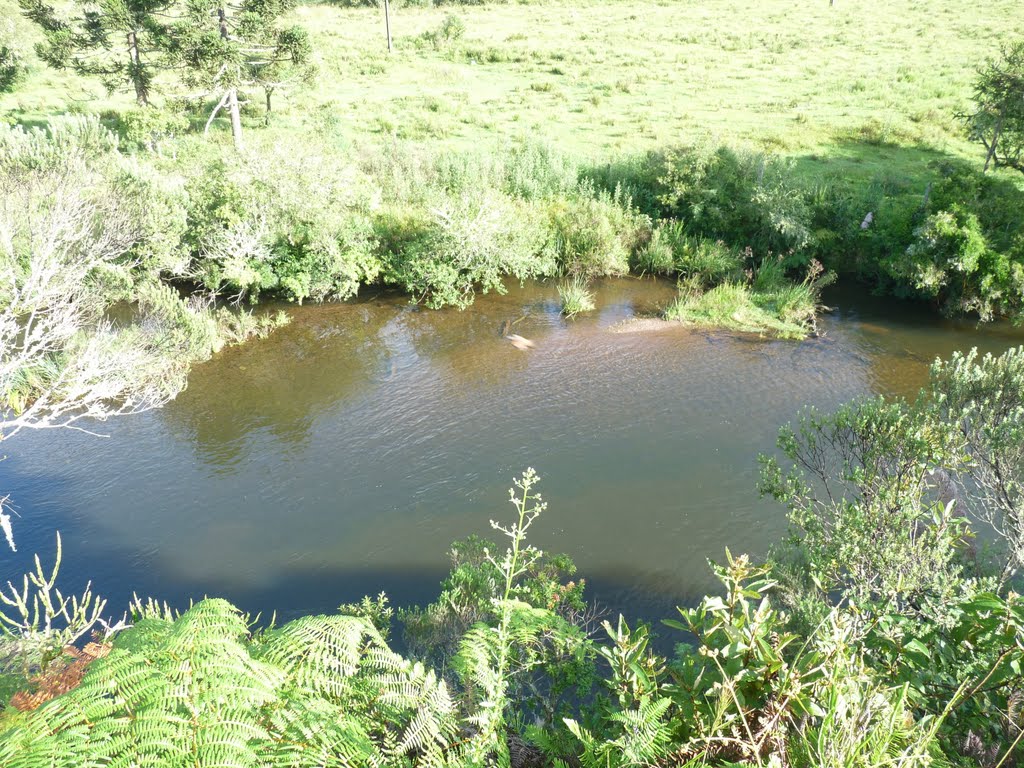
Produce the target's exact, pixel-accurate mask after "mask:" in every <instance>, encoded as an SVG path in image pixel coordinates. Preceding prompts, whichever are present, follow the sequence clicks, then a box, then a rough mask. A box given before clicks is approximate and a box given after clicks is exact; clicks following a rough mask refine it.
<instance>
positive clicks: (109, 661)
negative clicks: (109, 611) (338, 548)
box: [0, 600, 456, 768]
mask: <svg viewBox="0 0 1024 768" xmlns="http://www.w3.org/2000/svg"><path fill="white" fill-rule="evenodd" d="M146 614H147V615H148V616H149V618H143V619H142V620H141V621H139V623H138V624H137V625H136V626H135V627H133V628H132V629H130V630H128V631H126V632H124V633H122V634H121V636H119V637H118V638H117V640H116V641H115V647H114V649H113V650H112V651H111V653H110V654H109V655H108V656H107V657H106V658H103V659H99V660H97V661H95V662H94V663H93V664H92V665H91V666H90V668H89V671H88V672H87V673H86V675H85V678H84V679H83V680H82V683H81V684H80V685H79V686H78V687H77V688H75V689H74V690H72V691H71V692H69V693H67V694H65V695H63V696H60V697H58V698H56V699H54V700H52V701H50V702H48V703H46V704H44V705H43V706H42V707H40V708H39V709H38V710H36V711H34V712H26V713H20V714H17V715H14V716H12V717H10V719H8V720H7V721H6V722H5V724H4V727H5V730H4V732H2V733H0V765H3V766H5V768H7V766H10V768H37V767H41V766H47V767H48V768H64V767H66V768H84V767H86V766H104V767H106V766H111V767H113V766H124V768H149V767H151V766H152V767H153V768H164V767H166V768H178V767H179V766H186V765H187V766H189V767H190V768H214V767H217V768H259V767H261V766H275V768H277V767H278V766H281V767H287V768H307V767H308V768H314V766H315V767H317V768H319V767H322V766H336V767H337V768H356V767H357V766H358V767H360V768H362V767H363V766H389V765H408V764H410V762H409V761H414V762H416V763H418V764H421V765H438V764H440V763H442V762H443V761H444V755H445V752H446V750H447V748H448V746H449V745H450V744H451V742H452V741H453V740H454V738H455V733H456V720H455V716H454V705H453V703H452V700H451V697H450V696H449V694H448V690H447V687H446V686H445V684H444V683H443V682H441V681H439V680H438V679H437V678H436V676H435V675H434V673H433V672H429V671H427V670H425V669H424V668H423V667H422V666H421V665H414V664H412V663H410V662H408V661H406V660H405V659H403V658H402V657H401V656H399V655H397V654H395V653H394V652H392V651H391V650H390V649H389V648H388V647H387V644H386V643H385V642H384V640H383V638H382V637H381V635H380V633H379V631H378V630H377V629H376V628H375V627H374V626H373V624H372V623H371V622H370V621H369V620H367V619H364V618H360V617H354V616H311V617H305V618H302V619H299V620H297V621H294V622H291V623H290V624H286V625H285V626H283V627H281V628H280V629H276V630H270V631H268V632H266V633H265V634H263V635H261V636H259V637H258V638H255V639H254V638H253V636H252V635H251V633H250V630H249V627H248V626H247V624H246V619H245V617H244V616H243V615H242V614H241V613H240V612H239V611H238V610H237V609H236V608H234V607H233V606H232V605H230V604H229V603H227V602H225V601H223V600H204V601H203V602H201V603H198V604H197V605H195V606H193V607H192V608H191V609H190V610H188V611H187V612H186V613H184V614H182V615H181V616H180V617H179V618H177V619H175V620H173V621H172V620H170V619H169V618H166V617H167V616H169V615H170V613H169V612H167V611H165V610H154V611H147V612H146Z"/></svg>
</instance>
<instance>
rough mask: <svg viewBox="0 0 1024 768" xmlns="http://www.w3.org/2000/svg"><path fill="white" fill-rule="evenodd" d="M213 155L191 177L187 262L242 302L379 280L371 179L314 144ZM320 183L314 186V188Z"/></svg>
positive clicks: (330, 293) (330, 291)
mask: <svg viewBox="0 0 1024 768" xmlns="http://www.w3.org/2000/svg"><path fill="white" fill-rule="evenodd" d="M277 150H278V154H277V155H276V158H277V159H275V160H274V161H273V162H271V161H270V159H269V158H267V157H265V156H263V155H262V154H260V153H251V154H249V155H246V156H245V157H241V158H240V157H238V156H237V155H233V154H229V151H228V150H222V151H221V152H222V154H218V155H215V156H214V157H213V158H208V159H206V160H205V162H204V163H203V166H202V168H201V171H200V173H198V174H197V175H196V176H194V177H192V178H191V179H190V180H189V185H188V192H189V212H188V223H189V231H188V244H189V246H190V250H191V251H192V253H193V262H192V264H191V266H190V268H189V271H190V273H191V274H192V275H194V276H195V277H197V278H198V279H199V280H200V281H201V282H202V283H203V284H204V285H205V286H207V287H208V288H210V289H211V290H216V291H219V290H226V291H229V292H230V293H231V294H233V295H234V296H235V297H236V298H237V299H241V298H243V297H249V298H252V299H256V298H258V297H259V295H260V294H261V293H264V292H269V293H276V294H278V295H281V296H283V297H284V298H288V299H291V300H294V301H300V302H301V301H303V300H304V299H307V298H311V299H313V300H316V301H322V300H324V299H328V298H346V297H348V296H351V295H353V294H354V293H355V292H356V291H357V290H358V289H359V286H360V285H361V284H363V283H367V282H371V281H372V280H374V279H375V278H376V277H377V275H378V273H379V270H380V265H379V263H378V262H377V260H376V259H375V258H374V256H373V244H372V239H371V236H372V230H371V223H370V218H369V209H370V206H371V205H372V202H371V200H370V198H371V197H372V191H371V190H369V189H368V187H367V184H366V181H365V179H364V178H363V177H361V175H360V174H359V173H358V172H356V171H355V169H354V168H352V167H351V166H348V165H346V164H345V163H344V162H343V160H342V159H341V158H339V157H338V156H337V155H336V154H334V153H331V152H329V151H325V150H324V148H323V147H320V146H318V145H317V144H315V143H307V144H306V145H304V146H303V147H301V148H300V147H298V146H291V147H278V148H277ZM311 190H314V191H315V193H311Z"/></svg>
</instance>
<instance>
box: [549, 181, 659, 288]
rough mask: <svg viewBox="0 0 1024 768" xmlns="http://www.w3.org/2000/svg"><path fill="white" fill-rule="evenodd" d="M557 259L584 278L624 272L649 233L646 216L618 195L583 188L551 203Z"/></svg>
mask: <svg viewBox="0 0 1024 768" xmlns="http://www.w3.org/2000/svg"><path fill="white" fill-rule="evenodd" d="M551 222H552V227H553V229H554V234H555V243H556V249H557V253H558V263H559V266H560V267H561V268H562V270H563V271H564V272H566V273H567V274H570V275H580V276H582V277H585V278H590V277H604V276H612V275H625V274H627V273H628V272H629V262H630V257H631V256H632V254H633V253H634V252H635V251H636V250H637V249H638V248H639V247H640V246H641V245H642V244H643V243H644V242H645V241H646V240H647V239H649V237H650V231H651V223H650V219H649V218H648V217H646V216H644V215H643V214H641V213H639V212H638V211H636V210H635V209H634V208H633V207H632V206H631V204H630V202H629V201H628V200H623V199H621V197H620V196H617V195H612V194H608V193H606V192H597V193H596V194H594V195H593V196H591V195H589V194H587V190H584V191H583V192H581V193H580V194H579V195H577V196H575V197H573V198H568V199H560V200H557V201H555V202H553V203H552V205H551Z"/></svg>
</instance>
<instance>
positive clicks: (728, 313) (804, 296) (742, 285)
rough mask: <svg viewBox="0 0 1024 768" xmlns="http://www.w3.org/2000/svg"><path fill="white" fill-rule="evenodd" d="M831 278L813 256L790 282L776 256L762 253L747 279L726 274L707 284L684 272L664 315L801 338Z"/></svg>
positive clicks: (812, 322)
mask: <svg viewBox="0 0 1024 768" xmlns="http://www.w3.org/2000/svg"><path fill="white" fill-rule="evenodd" d="M833 279H834V275H833V274H832V273H825V272H824V271H823V268H822V266H821V265H820V264H819V263H818V262H814V263H813V265H812V267H811V269H810V270H809V272H808V275H807V278H806V279H805V280H804V281H803V282H800V283H794V282H792V281H790V280H788V279H787V278H786V276H785V272H784V270H783V269H782V266H781V262H779V261H778V260H768V259H766V260H765V261H764V262H763V263H762V265H761V267H760V268H759V269H758V270H757V271H756V272H754V273H753V275H752V279H751V280H748V281H741V280H735V279H730V280H726V282H723V283H719V284H717V285H714V287H711V288H709V289H708V288H706V287H705V284H704V283H703V282H702V281H701V279H700V278H699V277H697V276H690V277H687V278H685V279H684V280H683V281H681V282H680V286H679V293H678V295H677V297H676V299H675V301H673V302H672V304H671V305H670V306H669V307H668V308H667V309H666V310H665V317H666V318H667V319H669V320H680V321H683V322H687V323H692V324H693V325H698V326H702V327H715V328H729V329H732V330H737V331H745V332H750V333H764V334H769V335H772V336H777V337H779V338H784V339H803V338H805V337H806V336H808V335H810V334H812V333H814V332H815V328H816V326H815V320H816V317H817V313H818V310H819V308H820V294H821V290H822V288H824V287H825V286H826V285H828V284H829V283H830V282H832V280H833Z"/></svg>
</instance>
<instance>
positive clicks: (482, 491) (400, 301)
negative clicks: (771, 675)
mask: <svg viewBox="0 0 1024 768" xmlns="http://www.w3.org/2000/svg"><path fill="white" fill-rule="evenodd" d="M673 291H674V289H673V287H672V286H671V285H670V284H668V283H665V282H656V281H650V280H635V279H624V280H616V281H606V282H603V283H601V284H599V286H598V290H597V302H598V311H597V312H596V313H594V314H592V315H591V316H588V317H581V318H580V319H577V320H575V321H571V322H566V321H565V320H563V319H562V318H561V317H560V316H559V314H558V297H557V293H556V291H555V288H554V285H553V284H550V283H548V284H539V283H530V284H527V285H526V286H522V287H520V286H518V285H514V286H511V287H510V290H509V292H508V294H507V295H504V296H501V295H494V294H492V295H488V296H481V297H479V298H478V299H477V301H476V303H475V304H474V305H473V306H472V307H470V308H469V309H467V310H465V311H461V312H460V311H457V310H443V311H430V310H423V309H420V308H417V307H412V306H409V305H408V304H407V302H406V299H404V298H402V297H400V296H397V295H388V294H384V295H378V296H372V297H363V298H361V299H358V300H355V301H352V302H348V303H343V304H328V305H321V306H303V307H294V308H292V309H290V312H291V314H292V317H293V320H292V323H291V324H290V325H289V326H287V327H285V328H283V329H281V330H279V331H277V332H276V333H274V334H273V335H272V336H271V337H269V338H268V339H266V340H262V341H257V342H255V343H250V344H247V345H245V346H242V347H237V348H232V349H229V350H226V351H224V352H222V353H221V354H219V355H217V356H216V358H215V359H213V360H212V361H210V362H208V363H206V364H203V365H201V366H198V367H197V368H196V369H195V370H194V372H193V374H192V376H191V379H190V383H189V387H188V389H187V390H186V391H185V392H184V393H183V394H182V395H181V396H179V398H178V399H177V400H176V401H175V402H173V403H172V404H170V405H169V406H168V407H166V408H164V409H162V410H160V411H154V412H150V413H147V414H144V415H140V416H133V417H126V418H123V419H121V420H117V421H110V422H108V423H106V424H102V425H99V427H98V429H99V430H100V431H102V432H104V433H105V434H106V435H107V437H105V438H99V437H94V436H90V435H85V434H79V433H74V432H68V431H50V432H45V433H39V434H27V435H26V434H24V433H23V434H22V435H19V436H17V437H16V438H14V439H12V440H11V441H10V442H9V443H8V444H6V445H5V446H4V447H5V448H6V451H7V453H8V458H7V460H6V461H3V462H0V488H3V489H4V491H5V492H6V493H10V494H11V496H12V499H13V501H14V502H15V504H16V508H17V510H18V511H19V512H20V514H21V517H20V518H18V519H16V520H15V532H16V535H17V540H18V544H19V550H20V551H19V553H18V554H16V555H13V554H7V555H3V556H2V565H0V578H4V579H6V578H13V577H14V576H16V575H17V574H20V573H21V572H22V571H23V570H24V569H25V568H26V567H27V566H28V565H29V563H30V556H31V554H32V553H33V552H36V551H38V552H40V553H41V554H42V556H43V558H44V561H49V560H50V559H52V554H53V542H54V532H55V530H57V529H59V530H60V531H61V532H62V535H63V539H64V565H63V568H62V580H61V583H62V584H64V585H65V587H67V588H69V589H74V588H80V587H81V586H82V585H83V584H84V583H85V581H86V580H89V579H91V580H92V583H93V585H94V588H95V589H96V590H97V591H98V592H100V593H101V594H104V595H106V596H108V597H109V598H110V599H111V603H110V608H109V609H108V612H111V613H113V612H115V611H119V610H121V606H124V605H125V604H126V602H127V600H128V599H129V598H130V596H131V594H132V592H133V591H136V592H138V593H140V594H149V595H154V596H157V597H159V598H161V599H166V600H169V601H171V602H172V603H173V604H176V605H179V606H180V605H187V602H188V600H189V599H190V598H199V597H202V596H203V595H219V596H223V597H226V598H228V599H229V600H231V601H233V602H235V603H236V604H237V605H239V606H241V607H243V608H245V609H247V610H250V611H264V612H267V611H271V610H276V611H277V613H278V616H279V617H283V618H290V617H294V616H296V615H298V614H302V613H310V612H326V611H330V610H332V609H333V608H335V607H336V606H337V605H338V604H339V603H342V602H347V601H351V600H354V599H357V598H358V597H360V596H361V595H363V594H376V593H378V592H380V591H381V590H384V591H386V592H387V593H388V594H389V596H390V597H391V599H392V602H393V603H395V604H398V605H402V604H409V603H414V602H425V601H428V600H430V599H432V598H433V597H434V596H436V594H437V589H438V582H439V581H440V579H441V578H442V577H443V575H444V573H445V572H446V565H447V562H446V555H445V553H446V550H447V548H448V546H449V544H450V543H451V541H453V540H454V539H456V538H460V537H463V536H466V535H468V534H473V533H475V534H484V535H485V534H488V532H489V523H488V521H489V520H490V519H495V518H497V519H503V518H504V519H507V518H508V517H509V516H510V514H511V513H512V507H511V505H510V504H509V503H508V493H507V488H508V487H509V485H510V482H511V480H512V478H513V476H515V475H516V474H518V473H519V472H520V471H521V470H522V469H523V468H525V467H527V466H533V467H535V468H536V469H537V471H538V472H539V473H540V474H541V476H542V478H543V482H542V484H541V488H540V490H541V491H542V493H543V495H544V497H545V499H546V501H547V502H548V505H549V507H548V511H547V512H546V513H545V515H544V516H543V517H542V518H541V519H540V520H539V521H538V522H537V523H536V524H535V527H534V528H535V532H536V535H535V536H534V538H533V542H534V543H535V544H536V545H538V546H541V547H543V548H546V549H551V550H557V551H562V552H565V553H567V554H569V555H571V556H572V557H573V558H574V559H575V561H576V562H577V564H578V566H579V569H580V575H582V576H584V577H585V578H587V579H588V582H589V584H590V585H591V589H590V596H591V597H593V598H596V599H598V600H599V601H601V602H602V603H603V604H605V605H606V606H609V607H610V608H611V609H612V610H622V611H625V612H627V613H629V614H633V615H637V614H639V615H646V616H655V615H667V612H668V611H670V610H671V608H672V606H673V605H675V604H678V603H680V602H683V601H688V600H692V599H693V598H694V597H695V596H696V595H699V594H703V593H704V592H705V591H706V590H707V589H709V588H712V587H713V582H712V581H711V579H710V576H709V571H708V567H707V562H706V561H707V559H708V558H721V557H722V556H723V553H724V549H725V547H726V546H728V547H729V548H730V549H731V550H732V551H733V552H734V553H737V552H750V553H752V554H755V555H760V554H763V553H764V552H766V550H767V548H768V547H769V546H770V545H771V544H772V543H773V542H774V541H776V540H778V539H779V537H780V536H782V535H783V534H784V532H785V527H786V526H785V515H784V511H783V510H782V509H781V508H780V507H779V506H778V505H776V504H775V503H774V502H772V501H771V500H768V499H759V498H758V495H757V490H756V485H757V476H758V468H757V456H758V453H759V452H764V451H771V450H772V449H773V446H774V439H775V435H776V433H777V430H778V428H779V426H780V425H782V424H784V423H786V422H787V421H789V420H791V419H792V418H793V417H794V416H795V415H796V413H797V412H798V411H799V409H800V408H802V407H804V406H808V405H813V406H817V407H820V408H828V407H831V406H834V405H836V404H838V403H840V402H842V401H845V400H847V399H850V398H852V397H855V396H859V395H866V394H875V393H881V394H886V395H909V394H912V393H913V392H915V391H916V390H917V388H918V387H920V386H921V385H922V384H923V383H924V382H925V380H926V377H927V367H928V364H929V363H930V362H931V361H932V360H933V359H934V358H935V357H936V356H948V355H949V353H950V352H952V351H953V350H956V349H963V350H966V349H969V348H970V347H972V346H978V347H979V348H980V349H982V350H983V351H996V352H998V351H1002V350H1004V349H1006V348H1007V347H1010V346H1012V345H1016V344H1020V343H1024V333H1022V332H1021V331H1019V330H1017V329H1013V328H1010V327H1007V326H1001V325H995V326H986V327H983V328H980V329H979V328H977V327H975V326H974V325H973V324H971V323H969V322H951V321H948V320H943V319H941V318H938V317H936V316H935V315H934V314H933V313H931V312H929V311H928V310H926V309H922V308H915V307H911V306H908V305H905V304H900V303H898V302H895V301H891V300H882V299H873V298H871V297H868V296H865V295H863V293H862V292H857V291H847V292H841V293H836V294H833V295H831V296H828V297H827V299H828V302H829V303H831V304H833V305H834V311H833V312H831V313H829V314H827V315H826V316H825V317H824V318H823V321H822V323H821V327H822V330H823V331H824V334H823V336H822V337H821V338H816V339H809V340H807V341H804V342H799V343H798V342H788V341H771V340H764V339H759V338H756V337H752V336H747V335H739V334H731V333H726V332H721V331H702V330H694V329H690V328H685V327H682V326H671V327H668V328H665V329H663V330H659V331H654V332H644V333H616V332H613V331H612V329H613V328H614V327H616V326H617V324H619V323H620V322H621V321H623V320H624V319H628V318H630V317H633V316H635V315H643V314H646V313H650V312H653V311H655V310H656V309H657V308H658V307H659V306H663V305H664V304H666V303H667V302H668V300H669V299H670V298H671V296H672V294H673ZM506 322H512V323H513V326H512V328H513V330H514V332H515V333H518V334H520V335H522V336H524V337H528V338H530V339H532V340H533V341H534V342H535V343H536V347H535V348H534V349H532V350H529V351H520V350H518V349H516V348H514V347H513V346H512V345H511V344H510V343H509V342H508V341H506V340H505V339H503V338H502V336H501V330H502V327H503V325H504V324H505V323H506Z"/></svg>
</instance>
